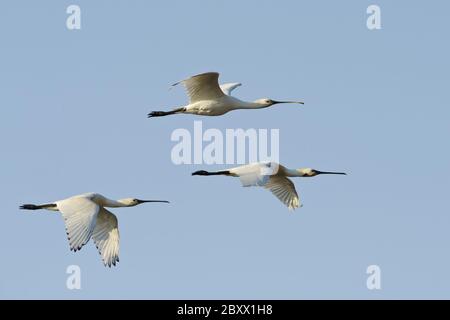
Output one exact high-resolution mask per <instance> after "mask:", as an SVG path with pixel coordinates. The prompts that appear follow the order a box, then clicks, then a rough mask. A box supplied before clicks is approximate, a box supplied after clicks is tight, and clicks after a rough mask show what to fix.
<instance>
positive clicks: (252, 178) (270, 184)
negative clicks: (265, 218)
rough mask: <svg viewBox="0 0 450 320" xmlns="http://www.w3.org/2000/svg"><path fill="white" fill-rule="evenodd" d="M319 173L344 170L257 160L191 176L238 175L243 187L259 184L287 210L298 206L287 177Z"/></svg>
mask: <svg viewBox="0 0 450 320" xmlns="http://www.w3.org/2000/svg"><path fill="white" fill-rule="evenodd" d="M319 174H343V175H345V173H344V172H328V171H319V170H315V169H311V168H301V169H288V168H286V167H284V166H282V165H280V164H278V163H276V162H258V163H252V164H247V165H243V166H240V167H235V168H231V169H228V170H224V171H215V172H208V171H204V170H200V171H196V172H194V173H192V175H193V176H213V175H225V176H231V177H239V179H240V180H241V183H242V186H244V187H250V186H260V187H264V188H266V189H269V190H270V191H271V192H272V193H273V194H274V195H275V196H276V197H277V198H278V199H279V200H280V201H281V202H283V203H284V204H285V205H286V206H287V207H288V208H289V210H293V209H295V208H298V207H299V206H300V201H299V197H298V194H297V191H296V190H295V186H294V184H293V183H292V181H291V180H290V179H289V178H288V177H314V176H317V175H319Z"/></svg>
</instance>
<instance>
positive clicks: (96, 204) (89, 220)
mask: <svg viewBox="0 0 450 320" xmlns="http://www.w3.org/2000/svg"><path fill="white" fill-rule="evenodd" d="M146 202H165V203H168V201H165V200H139V199H134V198H127V199H121V200H117V201H115V200H110V199H108V198H106V197H104V196H102V195H101V194H98V193H86V194H82V195H78V196H74V197H71V198H68V199H65V200H60V201H55V202H52V203H49V204H42V205H34V204H24V205H22V206H20V209H25V210H39V209H46V210H51V211H60V212H61V215H62V217H63V218H64V223H65V225H66V233H67V237H68V239H69V245H70V250H73V251H77V250H80V249H81V248H82V247H83V246H84V245H85V244H86V243H87V242H88V241H89V239H90V238H91V237H92V238H93V239H94V242H95V245H96V246H97V249H98V251H99V253H100V255H101V256H102V260H103V264H104V265H105V266H109V267H111V265H114V266H115V265H116V262H119V229H118V224H117V218H116V216H115V215H114V214H113V213H112V212H110V211H108V210H106V209H105V207H108V208H119V207H134V206H137V205H138V204H141V203H146Z"/></svg>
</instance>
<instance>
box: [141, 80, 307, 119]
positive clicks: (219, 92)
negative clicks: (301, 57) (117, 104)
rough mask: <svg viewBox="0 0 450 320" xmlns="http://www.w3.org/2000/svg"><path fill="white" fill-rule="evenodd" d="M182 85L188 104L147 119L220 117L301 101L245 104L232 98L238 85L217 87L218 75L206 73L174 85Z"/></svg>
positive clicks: (155, 114) (153, 114)
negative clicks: (233, 112) (230, 112)
mask: <svg viewBox="0 0 450 320" xmlns="http://www.w3.org/2000/svg"><path fill="white" fill-rule="evenodd" d="M178 84H183V85H184V87H185V88H186V91H187V95H188V98H189V104H188V105H186V106H182V107H178V108H175V109H173V110H171V111H152V112H150V113H149V114H148V117H149V118H150V117H161V116H167V115H171V114H177V113H188V114H196V115H202V116H220V115H223V114H225V113H227V112H229V111H232V110H237V109H262V108H267V107H270V106H273V105H274V104H279V103H297V104H303V102H301V101H275V100H272V99H268V98H263V99H258V100H255V101H253V102H246V101H242V100H239V99H237V98H234V97H232V96H231V95H230V94H231V91H233V90H234V89H235V88H236V87H238V86H240V85H241V84H240V83H237V82H236V83H226V84H223V85H221V86H220V85H219V74H218V73H217V72H207V73H202V74H198V75H195V76H193V77H190V78H188V79H186V80H182V81H179V82H177V83H175V84H174V86H176V85H178Z"/></svg>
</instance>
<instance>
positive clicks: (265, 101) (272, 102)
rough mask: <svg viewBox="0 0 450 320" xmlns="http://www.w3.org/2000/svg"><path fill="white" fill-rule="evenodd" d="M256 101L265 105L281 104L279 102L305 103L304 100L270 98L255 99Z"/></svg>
mask: <svg viewBox="0 0 450 320" xmlns="http://www.w3.org/2000/svg"><path fill="white" fill-rule="evenodd" d="M255 103H257V104H259V105H261V106H264V107H270V106H273V105H274V104H279V103H295V104H304V102H302V101H278V100H272V99H269V98H262V99H258V100H256V101H255Z"/></svg>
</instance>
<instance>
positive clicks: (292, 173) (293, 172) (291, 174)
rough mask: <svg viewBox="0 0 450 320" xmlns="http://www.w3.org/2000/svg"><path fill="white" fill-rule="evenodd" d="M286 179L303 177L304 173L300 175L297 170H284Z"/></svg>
mask: <svg viewBox="0 0 450 320" xmlns="http://www.w3.org/2000/svg"><path fill="white" fill-rule="evenodd" d="M285 172H286V176H287V177H304V176H305V175H304V173H302V172H301V171H300V170H298V169H285Z"/></svg>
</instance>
